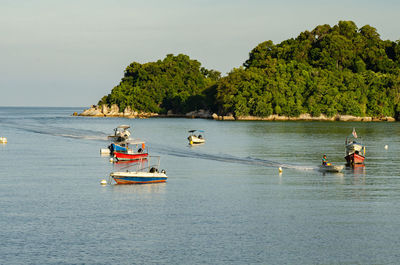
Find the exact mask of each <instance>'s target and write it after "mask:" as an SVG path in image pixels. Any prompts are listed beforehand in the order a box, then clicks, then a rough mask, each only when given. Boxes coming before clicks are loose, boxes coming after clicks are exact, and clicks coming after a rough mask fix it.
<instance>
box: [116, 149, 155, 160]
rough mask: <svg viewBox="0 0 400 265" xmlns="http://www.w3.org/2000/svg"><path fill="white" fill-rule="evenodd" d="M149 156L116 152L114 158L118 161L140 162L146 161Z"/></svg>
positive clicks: (146, 154)
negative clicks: (141, 160)
mask: <svg viewBox="0 0 400 265" xmlns="http://www.w3.org/2000/svg"><path fill="white" fill-rule="evenodd" d="M148 156H149V154H148V153H143V152H141V153H138V152H135V153H134V152H129V150H128V152H125V153H121V152H116V151H114V157H115V158H116V159H117V160H118V161H129V160H140V159H143V158H144V159H145V158H147V157H148Z"/></svg>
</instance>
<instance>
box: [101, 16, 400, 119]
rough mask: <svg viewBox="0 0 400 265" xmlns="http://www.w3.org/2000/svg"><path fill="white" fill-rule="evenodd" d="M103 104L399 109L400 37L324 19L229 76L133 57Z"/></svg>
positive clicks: (297, 110) (266, 47) (235, 109)
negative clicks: (390, 37) (385, 36)
mask: <svg viewBox="0 0 400 265" xmlns="http://www.w3.org/2000/svg"><path fill="white" fill-rule="evenodd" d="M99 104H109V105H111V104H117V105H118V106H119V107H120V108H122V109H123V108H125V107H126V106H130V107H131V108H132V109H135V110H138V111H146V112H148V111H151V112H158V113H165V112H166V111H168V110H172V111H174V112H175V113H185V112H188V111H191V110H196V109H208V110H212V111H214V112H217V113H218V114H221V115H226V114H229V113H230V114H233V115H235V116H247V115H254V116H260V117H265V116H269V115H271V114H278V115H286V116H299V115H300V114H303V113H309V114H311V115H313V116H319V115H321V114H325V115H327V116H333V115H336V114H342V115H354V116H373V117H380V116H392V117H399V115H400V41H389V40H386V41H384V40H381V38H380V36H379V34H378V32H377V30H376V29H375V28H373V27H371V26H370V25H365V26H363V27H361V28H358V27H357V26H356V24H355V23H354V22H352V21H339V23H338V24H337V25H334V26H333V27H331V26H330V25H326V24H325V25H319V26H317V27H315V28H314V29H313V30H311V31H304V32H302V33H300V34H299V36H297V37H296V38H291V39H288V40H285V41H282V42H281V43H279V44H274V43H273V42H272V41H270V40H269V41H264V42H262V43H260V44H258V45H257V46H256V47H255V48H254V49H252V50H251V52H250V53H249V58H248V60H246V61H245V62H244V64H243V67H239V68H234V69H233V70H232V71H230V72H229V73H228V74H227V75H226V76H224V77H221V74H220V73H219V72H218V71H215V70H208V69H205V68H203V67H201V64H200V63H199V62H198V61H196V60H191V59H190V58H189V57H188V56H186V55H182V54H179V55H177V56H174V55H172V54H169V55H167V56H166V57H165V58H164V59H163V60H158V61H157V62H150V63H145V64H140V63H137V62H134V63H131V64H130V65H129V66H128V67H127V68H126V70H125V74H124V77H123V78H122V80H121V82H120V84H119V85H118V86H116V87H115V88H114V89H113V90H112V91H111V93H110V94H109V95H107V96H104V97H103V98H102V99H101V100H100V101H99Z"/></svg>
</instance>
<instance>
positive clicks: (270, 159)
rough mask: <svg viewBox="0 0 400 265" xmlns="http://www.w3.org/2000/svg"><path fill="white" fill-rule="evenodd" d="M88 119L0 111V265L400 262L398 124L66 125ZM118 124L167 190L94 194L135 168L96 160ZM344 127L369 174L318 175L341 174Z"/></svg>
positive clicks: (36, 110) (129, 188)
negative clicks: (329, 166)
mask: <svg viewBox="0 0 400 265" xmlns="http://www.w3.org/2000/svg"><path fill="white" fill-rule="evenodd" d="M83 109H84V108H45V107H0V136H3V137H7V140H8V143H7V144H0V227H1V229H0V239H1V240H0V264H399V262H400V247H399V246H400V157H399V153H400V123H398V122H393V123H390V122H322V121H312V122H308V121H285V122H278V121H277V122H273V121H272V122H271V121H270V122H265V121H264V122H263V121H214V120H205V119H185V118H149V119H124V118H94V117H79V116H78V117H76V116H73V115H72V114H73V113H74V112H81V111H83ZM121 124H126V125H130V126H131V132H132V136H133V138H138V139H141V140H144V141H146V145H147V147H148V149H149V152H150V154H151V155H152V156H155V157H156V156H159V157H160V168H162V169H165V170H166V172H167V176H168V181H167V182H166V183H160V184H143V185H116V184H115V183H114V182H113V181H112V180H111V183H108V184H107V185H100V182H101V180H103V179H106V180H107V181H109V175H110V173H111V172H113V171H117V170H125V169H127V168H126V167H127V166H128V167H130V166H133V165H134V164H127V165H125V164H124V165H120V164H116V163H112V162H110V157H109V156H101V155H100V149H101V148H106V147H107V146H108V145H109V144H110V142H109V141H108V140H107V135H109V134H112V133H113V129H114V128H115V127H117V126H119V125H121ZM353 128H354V129H355V130H356V132H357V134H358V136H359V137H360V138H361V140H362V141H363V142H364V143H365V146H366V160H365V166H364V167H357V168H354V169H353V168H345V169H344V171H343V172H342V173H323V172H320V171H318V167H319V165H320V163H321V158H322V155H323V154H326V155H327V156H328V159H329V161H330V162H332V163H334V164H336V165H344V164H345V160H344V151H345V148H344V142H345V139H346V136H349V135H350V134H351V133H352V131H353ZM191 129H201V130H204V133H203V134H204V136H205V138H206V143H205V144H204V145H200V146H189V145H188V140H187V137H188V131H189V130H191ZM385 146H387V148H385ZM279 167H281V168H282V173H280V172H279V170H278V169H279ZM127 170H128V169H127Z"/></svg>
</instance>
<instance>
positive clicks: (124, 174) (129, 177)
mask: <svg viewBox="0 0 400 265" xmlns="http://www.w3.org/2000/svg"><path fill="white" fill-rule="evenodd" d="M149 158H151V159H149V160H140V161H139V163H137V164H136V169H135V170H133V171H129V170H126V171H116V172H112V173H111V174H110V178H112V179H114V181H115V182H116V183H117V184H146V183H160V182H166V181H167V178H168V177H167V175H166V171H165V170H164V169H163V170H161V171H159V168H160V157H159V156H151V157H149ZM155 159H157V160H156V162H155V161H154V160H155Z"/></svg>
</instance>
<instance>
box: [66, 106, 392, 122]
mask: <svg viewBox="0 0 400 265" xmlns="http://www.w3.org/2000/svg"><path fill="white" fill-rule="evenodd" d="M73 115H74V116H89V117H108V118H110V117H118V118H128V119H136V118H140V119H147V118H189V119H213V120H220V121H235V120H238V121H364V122H371V121H389V122H393V121H396V119H395V118H393V117H356V116H352V115H336V116H333V117H327V116H326V115H323V114H321V115H320V116H319V117H313V116H311V115H310V114H300V115H299V116H298V117H288V116H280V115H276V114H274V115H270V116H268V117H257V116H250V115H249V116H238V117H235V116H233V115H232V114H230V113H228V115H225V116H220V115H218V114H216V113H211V112H209V111H207V110H203V109H200V110H198V111H191V112H188V113H186V114H174V113H172V112H169V113H167V114H159V113H149V112H140V113H139V112H137V111H132V110H131V109H130V108H129V107H127V108H125V110H124V111H123V112H120V111H119V107H118V106H117V105H112V106H111V107H110V108H109V107H108V106H107V105H102V106H96V105H93V106H92V107H90V108H89V109H86V110H84V111H83V112H82V113H80V114H78V113H76V112H75V113H74V114H73Z"/></svg>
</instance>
